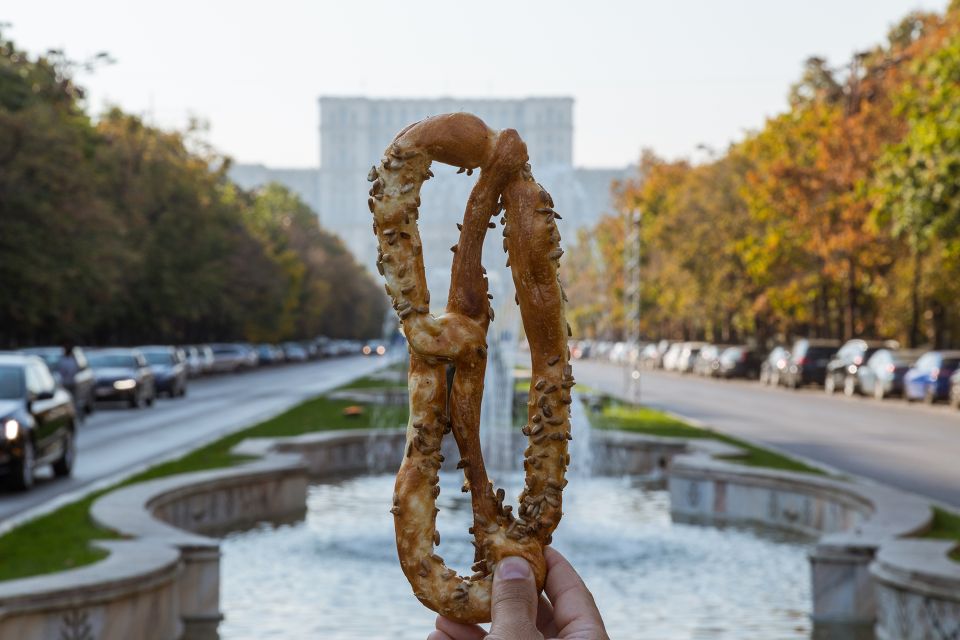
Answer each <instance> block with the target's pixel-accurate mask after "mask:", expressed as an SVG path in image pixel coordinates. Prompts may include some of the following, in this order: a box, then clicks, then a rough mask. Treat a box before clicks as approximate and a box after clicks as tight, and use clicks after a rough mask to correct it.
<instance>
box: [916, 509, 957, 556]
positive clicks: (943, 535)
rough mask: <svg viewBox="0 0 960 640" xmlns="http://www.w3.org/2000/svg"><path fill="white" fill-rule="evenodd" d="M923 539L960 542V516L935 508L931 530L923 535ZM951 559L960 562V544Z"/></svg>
mask: <svg viewBox="0 0 960 640" xmlns="http://www.w3.org/2000/svg"><path fill="white" fill-rule="evenodd" d="M923 537H924V538H934V539H937V540H957V541H958V542H960V514H958V513H954V512H952V511H947V510H946V509H941V508H940V507H934V508H933V523H932V525H931V527H930V530H929V531H926V532H925V533H924V534H923ZM950 557H951V558H953V559H954V560H957V561H958V562H960V544H958V546H957V548H955V549H954V550H953V552H952V553H951V554H950Z"/></svg>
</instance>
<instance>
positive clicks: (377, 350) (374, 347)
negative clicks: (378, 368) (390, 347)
mask: <svg viewBox="0 0 960 640" xmlns="http://www.w3.org/2000/svg"><path fill="white" fill-rule="evenodd" d="M386 352H387V345H385V344H383V343H382V342H368V343H367V344H365V345H363V349H362V353H363V355H365V356H382V355H384V354H385V353H386Z"/></svg>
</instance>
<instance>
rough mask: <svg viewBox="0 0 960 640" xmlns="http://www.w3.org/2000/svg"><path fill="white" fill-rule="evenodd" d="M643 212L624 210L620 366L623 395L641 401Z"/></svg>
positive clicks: (631, 400)
mask: <svg viewBox="0 0 960 640" xmlns="http://www.w3.org/2000/svg"><path fill="white" fill-rule="evenodd" d="M642 220H643V212H641V211H640V210H638V209H630V210H629V211H628V212H627V228H626V237H625V238H624V246H623V270H624V274H623V275H624V295H623V297H624V321H625V324H626V327H625V336H624V337H625V338H626V343H627V363H626V365H625V366H624V368H623V387H624V388H623V391H624V396H625V397H626V398H627V399H628V400H629V401H630V402H634V403H639V402H640V291H641V285H642V283H641V277H640V275H641V274H640V249H641V237H640V222H641V221H642Z"/></svg>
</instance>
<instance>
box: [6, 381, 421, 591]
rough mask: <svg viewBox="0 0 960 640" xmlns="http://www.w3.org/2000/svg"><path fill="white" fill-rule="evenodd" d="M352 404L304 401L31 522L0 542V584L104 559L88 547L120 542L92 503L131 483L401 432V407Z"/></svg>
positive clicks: (322, 398) (403, 419) (359, 384)
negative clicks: (272, 442)
mask: <svg viewBox="0 0 960 640" xmlns="http://www.w3.org/2000/svg"><path fill="white" fill-rule="evenodd" d="M374 383H376V384H374ZM373 386H384V381H382V380H375V379H373V378H370V377H366V378H359V379H357V380H355V381H353V382H351V383H350V384H348V385H345V386H343V387H340V389H347V388H369V387H373ZM352 404H356V403H353V402H349V401H346V400H331V399H329V398H327V397H325V396H320V397H318V398H314V399H312V400H308V401H306V402H304V403H302V404H300V405H297V406H295V407H293V408H292V409H290V410H288V411H286V412H284V413H282V414H280V415H278V416H276V417H275V418H271V419H270V420H266V421H265V422H261V423H260V424H257V425H255V426H253V427H250V428H248V429H244V430H243V431H239V432H237V433H234V434H233V435H229V436H226V437H224V438H221V439H220V440H217V441H216V442H213V443H211V444H208V445H207V446H205V447H202V448H200V449H197V450H195V451H193V452H191V453H188V454H186V455H184V456H183V457H181V458H177V459H175V460H171V461H169V462H165V463H162V464H159V465H157V466H155V467H151V468H150V469H147V470H146V471H143V472H142V473H139V474H137V475H135V476H133V477H131V478H129V479H128V480H126V481H125V482H123V483H120V484H118V485H115V486H113V487H109V488H107V489H103V490H102V491H98V492H96V493H94V494H92V495H90V496H88V497H86V498H84V499H82V500H79V501H77V502H73V503H70V504H68V505H64V506H62V507H60V508H59V509H57V510H55V511H52V512H50V513H48V514H46V515H44V516H41V517H39V518H37V519H36V520H31V521H30V522H27V523H25V524H23V525H21V526H19V527H17V528H15V529H13V530H12V531H10V532H8V533H7V534H5V535H3V536H0V580H11V579H14V578H23V577H26V576H32V575H39V574H44V573H53V572H55V571H63V570H64V569H71V568H74V567H79V566H83V565H86V564H90V563H92V562H96V561H97V560H100V559H101V558H103V557H105V556H106V552H105V551H100V550H98V549H93V548H92V547H91V545H90V543H91V542H92V541H93V540H105V539H116V538H118V537H119V536H118V535H117V534H116V533H114V532H112V531H109V530H106V529H102V528H100V527H97V526H96V525H95V524H94V523H93V520H92V519H91V518H90V515H89V512H90V506H91V505H92V504H93V502H94V501H95V500H96V499H97V498H99V497H100V496H101V495H103V494H104V493H106V492H108V491H112V490H114V489H116V488H117V487H120V486H125V485H128V484H133V483H135V482H143V481H144V480H150V479H153V478H159V477H162V476H168V475H173V474H177V473H187V472H190V471H202V470H204V469H214V468H218V467H227V466H230V465H233V464H236V463H238V462H242V461H243V460H244V458H242V457H239V456H235V455H232V454H231V453H230V449H231V448H233V446H234V445H236V444H237V443H239V442H240V441H241V440H243V439H245V438H254V437H278V436H296V435H301V434H304V433H311V432H315V431H329V430H336V429H364V428H368V427H370V426H378V427H398V428H399V427H404V426H406V422H407V408H406V407H404V406H400V407H396V406H393V407H391V406H377V405H361V406H363V408H364V413H363V414H362V415H360V416H357V417H352V418H348V417H346V416H344V415H343V413H342V411H343V409H344V408H345V407H347V406H350V405H352Z"/></svg>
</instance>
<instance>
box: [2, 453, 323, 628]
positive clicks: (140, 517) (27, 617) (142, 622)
mask: <svg viewBox="0 0 960 640" xmlns="http://www.w3.org/2000/svg"><path fill="white" fill-rule="evenodd" d="M307 484H308V477H307V470H306V467H304V466H303V464H302V463H301V462H300V459H299V457H298V456H291V455H283V454H272V455H270V456H268V457H266V458H264V459H262V460H258V461H255V462H252V463H249V464H246V465H243V466H241V467H236V468H230V469H219V470H215V471H204V472H199V473H188V474H182V475H175V476H168V477H165V478H160V479H157V480H152V481H149V482H143V483H139V484H133V485H130V486H128V487H124V488H121V489H118V490H116V491H113V492H111V493H108V494H106V495H105V496H103V497H101V498H100V499H99V500H97V501H96V502H95V503H94V504H93V507H92V509H91V515H92V517H93V519H94V520H95V521H96V522H97V524H99V525H100V526H102V527H105V528H107V529H110V530H113V531H115V532H117V533H120V534H121V535H123V536H124V537H125V538H128V539H127V540H119V541H105V542H97V543H96V544H97V545H98V546H100V547H102V548H104V549H106V550H107V551H109V553H110V555H109V556H108V557H107V558H106V559H105V560H103V561H101V562H97V563H95V564H92V565H90V566H87V567H82V568H79V569H73V570H70V571H63V572H60V573H54V574H50V575H45V576H37V577H32V578H26V579H22V580H10V581H6V582H0V638H18V639H19V638H23V639H24V640H27V639H33V638H37V639H47V638H50V639H56V640H60V639H63V638H70V639H74V638H76V639H79V640H113V639H117V640H121V639H122V640H129V639H132V638H137V639H142V640H178V639H181V638H182V639H183V640H194V639H196V640H200V639H206V638H210V639H213V638H216V637H217V636H216V629H217V625H218V624H219V622H220V620H221V618H222V616H221V614H220V545H219V542H218V541H217V540H216V539H214V538H210V537H206V536H205V535H202V534H216V533H219V532H224V531H227V530H230V529H238V528H243V527H246V526H250V525H252V524H255V523H256V522H259V521H263V520H270V521H277V520H286V519H291V518H295V517H297V516H298V515H301V516H302V514H303V512H304V508H305V503H306V494H307Z"/></svg>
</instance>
